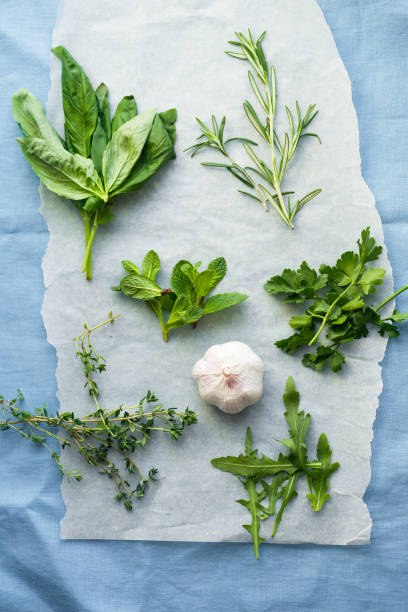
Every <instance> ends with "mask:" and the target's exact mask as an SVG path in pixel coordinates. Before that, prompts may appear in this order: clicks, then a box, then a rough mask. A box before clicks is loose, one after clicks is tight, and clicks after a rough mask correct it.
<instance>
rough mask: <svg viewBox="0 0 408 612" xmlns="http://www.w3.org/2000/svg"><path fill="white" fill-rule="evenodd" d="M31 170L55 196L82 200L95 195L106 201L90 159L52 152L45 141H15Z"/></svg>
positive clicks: (32, 139) (29, 139)
mask: <svg viewBox="0 0 408 612" xmlns="http://www.w3.org/2000/svg"><path fill="white" fill-rule="evenodd" d="M17 142H18V143H19V145H20V147H21V150H22V151H23V153H24V155H25V157H26V159H27V161H28V162H29V164H30V166H31V168H32V169H33V170H34V172H35V173H36V174H37V175H38V176H39V177H40V179H41V181H42V182H43V183H44V185H45V186H46V187H47V188H48V189H49V190H50V191H53V192H54V193H56V194H58V195H60V196H63V197H65V198H70V199H71V200H81V199H83V198H88V197H89V196H91V195H97V196H98V197H100V198H101V199H102V200H104V201H106V199H107V198H106V194H105V193H104V191H103V186H102V183H101V181H100V179H99V176H98V174H97V173H96V170H95V167H94V165H93V163H92V161H91V160H90V159H85V158H84V157H80V156H79V155H72V154H71V153H69V152H68V151H66V150H65V149H60V148H54V147H52V146H51V144H50V143H49V141H48V140H42V139H40V138H17Z"/></svg>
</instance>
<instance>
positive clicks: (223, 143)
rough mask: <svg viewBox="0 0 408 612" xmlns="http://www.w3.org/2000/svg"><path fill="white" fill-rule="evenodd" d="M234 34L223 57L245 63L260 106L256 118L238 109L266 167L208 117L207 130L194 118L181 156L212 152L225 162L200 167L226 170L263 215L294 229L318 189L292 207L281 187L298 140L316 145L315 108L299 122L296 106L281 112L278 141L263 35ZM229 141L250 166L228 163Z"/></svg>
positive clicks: (247, 105)
mask: <svg viewBox="0 0 408 612" xmlns="http://www.w3.org/2000/svg"><path fill="white" fill-rule="evenodd" d="M235 34H236V37H237V40H230V41H229V43H230V44H231V45H233V46H234V48H235V49H236V48H237V47H238V48H239V51H238V50H235V51H226V52H225V53H226V54H227V55H229V56H230V57H233V58H236V59H239V60H243V61H246V62H248V63H249V65H250V67H251V69H250V70H249V71H248V78H249V83H250V86H251V89H252V91H253V94H254V96H255V98H256V100H257V102H258V104H259V106H260V111H261V113H262V115H261V116H259V115H258V114H257V112H256V111H255V109H254V107H253V106H252V104H251V102H249V100H245V102H244V103H243V107H244V111H245V114H246V116H247V118H248V121H249V122H250V124H251V125H252V127H253V128H254V129H255V131H256V132H257V134H258V136H260V137H261V139H262V140H263V141H264V142H266V144H267V146H268V148H269V153H270V161H269V162H266V161H264V160H263V159H261V158H260V157H259V156H258V155H257V153H255V151H254V149H253V146H257V143H256V142H253V141H252V140H248V138H228V139H226V140H225V139H224V128H225V123H226V118H225V117H223V118H222V120H221V122H220V124H218V122H217V120H216V118H215V116H214V115H212V125H211V126H207V125H205V123H203V122H202V121H201V120H200V119H198V118H197V123H198V125H199V126H200V129H201V134H200V136H199V137H198V138H197V140H198V142H197V143H196V144H194V145H192V146H191V147H189V148H188V149H186V151H191V156H192V157H193V156H194V155H196V154H197V153H199V152H200V151H202V150H204V149H208V148H210V149H216V150H217V151H218V152H219V153H221V155H222V156H223V157H224V158H225V162H222V163H214V162H203V163H202V165H203V166H211V167H214V168H226V169H227V171H228V172H229V173H230V174H232V175H233V176H234V177H235V178H236V179H238V180H239V181H240V182H241V183H243V184H244V185H245V187H246V188H247V189H248V188H249V189H250V190H251V191H242V190H240V189H239V190H238V191H239V192H240V193H242V194H244V195H246V196H249V197H251V198H253V199H255V200H256V201H258V202H260V203H261V204H262V206H263V207H264V209H265V211H266V212H267V211H268V206H271V207H272V208H273V209H274V210H275V212H276V213H277V214H278V216H279V217H280V218H281V219H282V221H283V222H284V223H286V225H287V226H288V227H290V229H294V225H293V220H294V217H295V215H296V214H297V213H298V212H299V211H300V210H301V209H302V208H303V206H305V205H306V204H307V203H308V202H310V201H311V200H313V198H315V197H316V196H317V195H319V193H320V192H321V189H315V190H313V191H311V192H310V193H308V194H306V195H304V196H303V197H301V198H299V199H297V200H296V201H295V202H291V200H290V196H291V195H293V193H294V191H282V189H281V183H282V182H283V179H284V176H285V172H286V169H287V166H288V164H289V163H290V161H291V160H292V159H293V157H294V155H295V153H296V151H297V149H298V146H299V143H300V141H301V139H302V138H304V137H305V136H312V137H315V138H317V140H318V141H319V142H320V138H319V136H318V135H317V134H314V133H311V132H309V126H310V124H311V123H312V121H313V119H314V118H315V117H316V115H317V113H318V111H317V110H315V108H316V107H315V104H310V105H309V107H308V109H307V111H306V113H305V114H304V116H302V113H301V110H300V106H299V102H298V101H297V100H296V110H295V112H294V113H292V111H291V110H290V108H289V107H288V106H285V112H286V116H287V120H288V126H289V129H288V131H285V132H284V134H283V136H281V137H279V135H278V132H277V130H276V115H277V87H276V75H275V68H274V67H273V66H268V63H267V61H266V58H265V54H264V51H263V48H262V41H263V39H264V38H265V35H266V32H263V34H261V36H260V37H259V38H258V39H257V40H254V39H253V37H252V34H251V31H250V30H248V37H246V36H244V35H243V34H242V33H241V32H236V33H235ZM233 141H238V142H241V143H242V145H243V147H244V149H245V153H246V155H247V156H248V158H249V160H250V163H252V165H245V164H240V163H238V162H237V161H236V160H235V159H233V158H232V157H231V155H230V153H229V151H228V147H227V145H228V144H229V143H230V142H233ZM286 196H287V197H286Z"/></svg>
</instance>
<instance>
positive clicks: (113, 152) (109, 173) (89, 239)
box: [12, 46, 177, 280]
mask: <svg viewBox="0 0 408 612" xmlns="http://www.w3.org/2000/svg"><path fill="white" fill-rule="evenodd" d="M53 53H54V54H55V55H56V56H57V57H58V58H59V59H60V60H61V63H62V73H61V88H62V103H63V108H64V117H65V125H64V131H65V134H64V136H65V139H64V140H63V139H62V138H61V137H60V136H59V134H58V133H57V132H56V130H55V129H54V128H53V127H52V126H51V124H50V123H49V121H48V119H47V117H46V115H45V113H44V110H43V108H42V106H41V104H40V102H39V101H38V100H36V98H35V97H34V96H33V95H32V94H31V93H30V92H29V91H26V90H25V89H20V90H19V91H18V92H17V93H16V94H14V96H13V102H12V108H13V116H14V119H15V120H16V121H17V123H18V124H19V126H20V128H21V131H22V132H23V136H24V137H23V138H18V139H17V140H18V143H19V145H20V147H21V149H22V151H23V153H24V155H25V157H26V159H27V161H28V163H29V164H30V165H31V167H32V169H33V170H34V172H35V173H36V174H37V175H38V176H39V178H40V179H41V181H42V182H43V183H44V185H45V186H46V187H47V189H49V190H50V191H53V192H54V193H56V194H58V195H59V196H62V197H64V198H67V199H69V200H72V202H73V204H74V205H75V207H76V208H77V209H78V211H79V212H80V214H81V216H82V219H83V222H84V231H85V255H84V261H83V269H82V271H83V272H85V273H86V278H87V279H88V280H90V279H91V278H92V245H93V242H94V239H95V235H96V232H97V230H98V227H99V226H100V225H101V224H103V223H107V222H108V221H110V220H111V219H113V216H114V215H113V214H112V209H113V206H112V204H113V199H114V198H116V197H117V196H120V195H122V194H126V193H131V192H133V191H136V190H137V189H138V188H139V187H140V185H142V183H144V182H145V181H146V180H148V179H149V178H150V177H152V176H153V175H154V174H155V173H156V172H157V171H158V170H159V169H160V168H161V166H162V165H163V164H164V163H165V162H167V161H168V160H170V159H174V158H175V156H176V155H175V152H174V142H175V139H176V128H175V125H174V124H175V122H176V118H177V111H176V109H174V108H172V109H169V110H167V111H165V112H163V113H157V112H156V110H154V109H153V110H147V111H145V112H144V113H141V114H138V109H137V105H136V102H135V99H134V97H133V96H132V95H130V96H125V97H124V98H122V100H121V101H120V102H119V104H118V106H117V108H116V110H115V112H114V114H113V117H112V118H111V112H110V104H109V92H108V88H107V86H106V85H105V83H101V84H100V85H99V87H97V88H96V89H95V90H94V89H93V87H92V85H91V82H90V80H89V78H88V76H87V75H86V73H85V71H84V70H83V68H82V67H81V66H80V65H79V64H78V63H77V62H76V61H75V59H74V58H73V57H72V55H70V53H69V52H68V51H67V49H65V47H62V46H60V47H56V48H55V49H53Z"/></svg>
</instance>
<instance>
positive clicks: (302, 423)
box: [211, 377, 339, 559]
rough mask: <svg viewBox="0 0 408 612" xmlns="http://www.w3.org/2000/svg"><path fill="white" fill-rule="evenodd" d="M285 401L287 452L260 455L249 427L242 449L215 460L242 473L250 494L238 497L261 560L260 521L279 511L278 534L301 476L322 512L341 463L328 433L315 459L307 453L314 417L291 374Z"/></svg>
mask: <svg viewBox="0 0 408 612" xmlns="http://www.w3.org/2000/svg"><path fill="white" fill-rule="evenodd" d="M283 401H284V404H285V408H286V411H285V413H284V414H285V419H286V422H287V424H288V427H289V437H288V438H286V439H284V440H281V442H282V444H283V445H284V446H285V447H286V448H287V449H289V454H287V455H283V454H282V453H280V454H279V456H278V459H277V460H274V459H271V458H270V457H268V456H266V455H264V454H261V455H260V454H259V453H258V450H256V449H253V448H252V434H251V430H250V428H249V427H248V428H247V432H246V438H245V453H244V454H241V455H238V456H237V457H234V456H228V457H217V458H215V459H212V461H211V463H212V465H213V466H214V467H216V468H218V469H219V470H222V471H223V472H230V473H231V474H235V475H236V476H238V477H239V480H240V482H241V483H242V485H243V486H244V488H245V490H246V492H247V497H248V499H238V500H237V502H238V503H239V504H241V505H242V506H244V507H245V508H247V510H248V511H249V512H250V514H251V523H249V524H245V525H243V527H244V529H246V530H247V531H248V532H249V533H250V534H251V537H252V543H253V548H254V553H255V557H256V558H257V559H258V558H259V546H260V544H261V543H262V542H263V541H264V539H263V538H262V537H261V536H260V529H261V521H264V520H265V519H268V518H269V517H270V516H275V522H274V526H273V531H272V537H274V536H275V534H276V531H277V529H278V527H279V524H280V522H281V520H282V516H283V513H284V511H285V509H286V508H287V506H288V504H289V503H290V502H291V501H292V500H293V499H294V498H295V497H297V491H296V484H297V481H298V480H299V478H301V477H302V476H304V477H305V478H306V481H307V484H308V489H309V493H308V494H307V498H308V499H309V501H310V504H311V506H312V509H313V511H314V512H320V511H321V509H322V508H323V506H324V504H325V503H326V502H327V501H328V500H329V499H330V494H329V493H328V489H329V480H330V476H331V475H332V474H333V473H334V472H335V471H336V470H337V469H338V468H339V463H332V462H331V455H332V451H331V448H330V446H329V443H328V441H327V437H326V434H324V433H322V434H321V435H320V437H319V440H318V443H317V452H316V454H317V458H316V459H314V460H312V461H311V460H310V459H309V458H308V456H307V455H308V447H307V445H306V438H307V433H308V430H309V425H310V420H311V417H310V414H305V413H304V411H303V410H301V411H300V410H299V393H298V392H297V391H296V388H295V383H294V382H293V378H292V377H289V378H288V380H287V383H286V390H285V393H284V395H283ZM271 479H272V480H271ZM278 505H279V509H277V507H278Z"/></svg>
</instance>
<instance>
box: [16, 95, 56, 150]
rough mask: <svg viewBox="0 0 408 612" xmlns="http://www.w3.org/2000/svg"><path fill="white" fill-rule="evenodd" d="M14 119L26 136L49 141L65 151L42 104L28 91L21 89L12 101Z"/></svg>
mask: <svg viewBox="0 0 408 612" xmlns="http://www.w3.org/2000/svg"><path fill="white" fill-rule="evenodd" d="M11 106H12V110H13V117H14V119H15V121H17V123H18V125H19V126H20V129H21V131H22V132H23V134H24V136H28V137H30V138H42V139H43V140H47V141H48V142H49V143H50V145H52V146H53V147H55V148H56V149H63V148H64V147H63V144H62V140H61V138H60V136H59V134H58V133H57V132H56V131H55V130H54V128H53V127H52V126H51V124H50V122H49V121H48V119H47V117H46V115H45V112H44V109H43V107H42V105H41V103H40V102H39V101H38V100H37V98H35V97H34V96H33V94H31V93H30V92H29V91H27V90H26V89H19V90H18V91H17V92H16V93H15V94H14V96H13V99H12V103H11Z"/></svg>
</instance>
